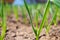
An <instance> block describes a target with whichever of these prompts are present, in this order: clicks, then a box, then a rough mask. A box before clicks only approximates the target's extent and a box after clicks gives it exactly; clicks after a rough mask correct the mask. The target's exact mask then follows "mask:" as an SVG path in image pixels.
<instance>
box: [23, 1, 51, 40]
mask: <svg viewBox="0 0 60 40" xmlns="http://www.w3.org/2000/svg"><path fill="white" fill-rule="evenodd" d="M49 3H50V0H48V2H47V4H46V8H45V10H44V16H43V19H42V22H41V24H40V28H39V29H37V27H36V28H34V26H33V23H32V18H31V15H30V14H31V12H30V10H29V8H28V6H27V3H26V0H24V4H25V7H26V9H27V11H28V14H29V17H30V23H31V25H32V29H33V31H34V33H35V36H36V40H39V35H40V33H41V31H42V29H43V26H44V23H45V21H46V18H47V15H48V13H47V11H48V10H49Z"/></svg>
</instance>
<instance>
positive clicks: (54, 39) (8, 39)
mask: <svg viewBox="0 0 60 40" xmlns="http://www.w3.org/2000/svg"><path fill="white" fill-rule="evenodd" d="M22 20H23V19H22V17H21V16H19V19H18V21H16V18H15V16H14V15H11V16H8V17H7V30H6V36H5V40H35V35H34V33H33V30H32V27H31V25H30V24H29V22H28V20H27V22H26V23H25V24H24V23H23V21H22ZM39 40H60V24H59V25H58V26H54V25H52V26H51V29H50V31H49V33H48V35H47V34H46V32H45V28H43V30H42V32H41V34H40V37H39Z"/></svg>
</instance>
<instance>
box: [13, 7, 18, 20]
mask: <svg viewBox="0 0 60 40" xmlns="http://www.w3.org/2000/svg"><path fill="white" fill-rule="evenodd" d="M13 12H14V15H15V17H16V19H17V20H18V6H13Z"/></svg>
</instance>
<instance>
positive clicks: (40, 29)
mask: <svg viewBox="0 0 60 40" xmlns="http://www.w3.org/2000/svg"><path fill="white" fill-rule="evenodd" d="M52 2H53V3H54V5H56V6H57V7H56V9H55V10H56V11H55V12H53V10H52V6H51V4H50V0H48V1H47V4H46V7H45V10H44V13H43V14H44V15H43V16H42V22H41V24H40V28H39V29H38V15H39V13H40V15H41V12H40V11H39V10H38V12H37V13H36V12H35V13H36V16H35V21H36V28H35V27H34V26H33V23H32V22H33V21H32V18H31V14H32V13H33V12H31V10H30V9H29V8H28V5H27V3H26V1H25V0H24V4H25V7H26V9H27V11H28V14H29V17H30V22H31V25H32V29H33V31H34V33H35V36H36V40H38V38H39V35H40V33H41V31H42V29H43V26H44V23H45V22H47V21H48V20H47V17H48V14H49V10H50V12H51V13H52V14H53V13H54V14H53V16H52V20H51V22H50V23H49V24H48V22H47V25H46V26H47V27H46V32H47V33H48V32H49V29H50V25H51V24H52V22H53V23H54V24H56V19H57V13H58V8H59V7H60V1H59V0H54V1H52ZM35 8H37V5H36V6H35ZM35 10H37V9H35ZM33 11H34V10H33Z"/></svg>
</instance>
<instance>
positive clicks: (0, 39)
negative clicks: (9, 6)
mask: <svg viewBox="0 0 60 40" xmlns="http://www.w3.org/2000/svg"><path fill="white" fill-rule="evenodd" d="M1 10H2V12H1V15H2V16H1V18H2V27H1V28H2V33H1V35H0V40H4V37H5V33H6V13H5V7H4V0H2V9H1Z"/></svg>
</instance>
